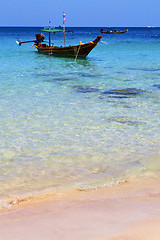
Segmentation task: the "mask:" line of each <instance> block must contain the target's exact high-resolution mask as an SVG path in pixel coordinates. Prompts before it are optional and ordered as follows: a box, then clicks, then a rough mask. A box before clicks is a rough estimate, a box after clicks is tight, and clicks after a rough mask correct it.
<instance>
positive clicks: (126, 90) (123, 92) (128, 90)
mask: <svg viewBox="0 0 160 240" xmlns="http://www.w3.org/2000/svg"><path fill="white" fill-rule="evenodd" d="M142 92H144V91H143V90H142V89H137V88H124V89H113V90H109V91H105V92H103V94H107V95H138V94H140V93H142Z"/></svg>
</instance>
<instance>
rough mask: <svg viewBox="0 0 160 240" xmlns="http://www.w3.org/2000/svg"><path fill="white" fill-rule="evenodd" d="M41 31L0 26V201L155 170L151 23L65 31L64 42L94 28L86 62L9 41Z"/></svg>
mask: <svg viewBox="0 0 160 240" xmlns="http://www.w3.org/2000/svg"><path fill="white" fill-rule="evenodd" d="M41 29H42V27H0V46H1V54H0V208H10V207H11V206H12V205H14V204H17V203H19V202H20V201H24V200H25V201H27V200H30V199H31V198H36V197H40V196H45V195H46V196H47V195H48V194H54V193H55V194H56V193H63V192H64V191H66V190H70V189H77V190H80V191H90V190H94V189H99V188H104V187H105V188H110V187H114V186H117V185H118V184H122V183H123V182H126V181H127V179H139V178H141V177H145V178H148V179H149V177H152V178H155V177H158V176H159V173H160V28H154V27H146V28H130V27H129V28H128V27H126V28H118V29H119V30H124V29H128V32H126V33H124V34H101V33H100V29H101V28H100V27H81V28H78V27H77V28H76V27H72V28H66V29H67V30H72V31H74V32H68V33H66V34H65V37H66V46H67V45H76V44H79V41H82V43H86V42H89V41H93V40H94V39H95V38H96V37H97V36H98V35H102V39H101V41H100V42H99V43H98V44H97V46H96V47H95V48H94V49H93V50H92V51H91V52H90V54H89V55H88V56H87V57H86V59H78V58H77V59H75V58H63V57H54V56H47V55H43V54H40V53H38V52H37V50H36V49H35V48H34V46H33V43H28V44H27V43H26V44H22V45H21V46H18V45H17V44H16V41H17V40H18V39H20V40H21V41H27V40H29V41H31V40H35V34H37V33H41ZM103 29H104V30H106V28H105V27H103ZM51 38H52V43H53V44H54V45H56V46H63V44H64V36H63V33H57V34H53V35H52V36H51ZM45 40H46V41H48V35H47V33H46V34H45Z"/></svg>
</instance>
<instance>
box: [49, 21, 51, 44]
mask: <svg viewBox="0 0 160 240" xmlns="http://www.w3.org/2000/svg"><path fill="white" fill-rule="evenodd" d="M50 23H51V21H50V20H49V30H50V28H51V27H50ZM50 46H51V33H50V32H49V47H50Z"/></svg>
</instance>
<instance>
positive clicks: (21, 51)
mask: <svg viewBox="0 0 160 240" xmlns="http://www.w3.org/2000/svg"><path fill="white" fill-rule="evenodd" d="M31 47H34V45H32V46H29V47H26V48H23V49H21V50H19V52H23V51H24V50H25V49H28V48H31Z"/></svg>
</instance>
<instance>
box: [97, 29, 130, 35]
mask: <svg viewBox="0 0 160 240" xmlns="http://www.w3.org/2000/svg"><path fill="white" fill-rule="evenodd" d="M125 32H128V29H126V30H121V31H119V30H117V29H113V30H107V31H103V29H101V30H100V33H102V34H117V33H125Z"/></svg>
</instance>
